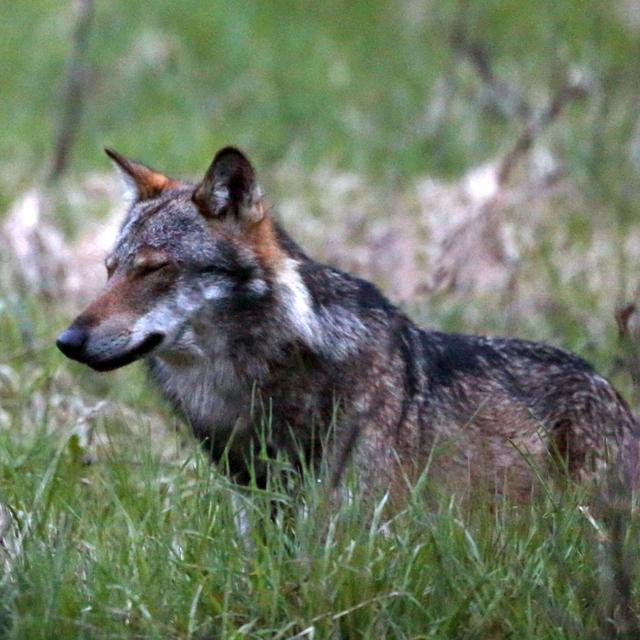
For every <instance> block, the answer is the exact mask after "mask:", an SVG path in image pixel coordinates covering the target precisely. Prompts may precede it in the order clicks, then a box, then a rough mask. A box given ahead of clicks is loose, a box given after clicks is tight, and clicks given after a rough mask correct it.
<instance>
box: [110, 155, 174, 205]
mask: <svg viewBox="0 0 640 640" xmlns="http://www.w3.org/2000/svg"><path fill="white" fill-rule="evenodd" d="M104 151H105V153H106V154H107V155H108V156H109V157H110V158H111V159H112V160H113V161H114V162H115V164H116V165H117V167H118V169H119V170H120V171H121V173H122V175H123V177H124V179H125V180H126V182H127V184H128V186H129V187H130V188H131V190H132V191H133V193H134V195H135V199H136V200H148V199H149V198H154V197H156V196H158V195H160V194H161V193H162V192H163V191H164V190H166V189H171V188H172V187H177V186H178V185H179V184H180V183H179V182H178V181H177V180H173V179H172V178H169V177H168V176H165V175H164V174H163V173H160V172H158V171H155V170H153V169H151V168H150V167H147V166H146V165H144V164H142V163H141V162H137V161H136V160H130V159H129V158H125V156H123V155H122V154H120V153H118V152H117V151H114V150H113V149H105V150H104Z"/></svg>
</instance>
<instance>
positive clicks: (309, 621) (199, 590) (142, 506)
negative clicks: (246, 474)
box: [0, 423, 640, 639]
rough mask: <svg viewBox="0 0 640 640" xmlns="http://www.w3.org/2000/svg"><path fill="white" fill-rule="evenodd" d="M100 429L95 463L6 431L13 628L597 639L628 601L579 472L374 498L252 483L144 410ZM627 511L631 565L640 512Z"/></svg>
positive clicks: (4, 607) (37, 437)
mask: <svg viewBox="0 0 640 640" xmlns="http://www.w3.org/2000/svg"><path fill="white" fill-rule="evenodd" d="M99 429H100V430H101V431H102V430H104V432H105V433H107V434H108V436H109V437H108V443H109V444H108V446H106V447H105V448H104V449H103V450H102V455H101V456H100V458H99V459H98V460H97V461H96V462H94V464H92V465H89V466H87V465H84V464H83V463H82V460H81V456H79V455H78V443H77V442H76V441H74V439H73V436H71V437H70V436H69V435H68V434H67V435H65V434H63V433H56V434H53V433H50V432H47V431H46V428H45V427H44V426H43V427H41V428H40V429H37V430H35V431H32V430H29V431H28V432H23V433H21V434H19V430H20V425H19V424H16V425H13V428H12V430H11V431H10V432H9V433H4V434H3V438H2V442H1V444H2V447H0V451H1V452H2V479H3V482H2V501H3V504H4V505H9V506H10V508H11V511H12V513H13V514H14V518H15V519H14V530H13V533H14V534H15V535H16V536H18V537H19V539H20V543H19V544H20V551H19V552H17V551H13V552H12V553H3V559H4V558H6V560H7V564H6V568H5V572H4V578H3V580H2V586H1V595H2V598H1V603H2V604H1V605H0V612H1V613H0V630H1V632H2V636H3V637H6V638H33V639H35V638H51V637H56V638H76V637H83V638H133V637H141V638H174V637H175V638H183V637H193V638H245V637H247V638H290V637H295V636H296V634H301V635H300V636H299V637H315V638H345V637H346V638H383V637H384V638H443V639H444V638H481V639H484V638H536V639H538V638H594V639H595V638H601V637H603V635H602V634H603V633H607V629H608V625H607V620H606V616H607V615H610V614H612V613H614V614H615V615H618V612H616V602H617V596H616V594H615V593H614V592H613V591H612V590H613V589H614V588H615V586H616V581H615V576H612V575H610V571H611V568H612V566H614V565H613V564H612V563H611V560H610V554H611V547H612V543H611V542H610V541H609V540H608V539H606V537H605V536H606V535H611V533H610V530H609V528H608V525H607V520H606V518H604V516H600V515H598V516H596V518H597V519H598V522H596V521H593V520H590V518H589V517H587V515H586V514H585V513H584V512H583V510H582V506H583V505H584V500H585V499H586V498H585V493H584V492H583V491H581V490H580V489H578V488H575V489H573V490H571V491H567V492H566V493H565V494H564V495H562V496H559V495H555V496H553V495H552V497H549V498H547V499H540V500H537V501H535V502H533V503H532V504H529V505H514V504H509V503H508V502H498V503H497V504H494V505H493V506H491V505H489V504H488V503H482V502H481V503H479V504H476V505H475V506H473V507H471V506H467V507H466V508H461V507H459V506H457V505H456V503H455V502H454V501H449V500H447V499H446V498H445V499H441V500H440V501H437V502H436V503H435V504H434V503H433V501H431V504H430V506H429V507H427V506H426V502H425V500H424V499H423V498H422V497H421V495H418V494H416V496H415V497H414V499H413V500H411V501H410V502H409V504H408V506H407V507H406V508H404V509H403V510H401V511H400V512H399V513H395V514H394V515H392V516H390V515H387V513H386V512H385V510H384V503H383V502H381V503H380V505H379V507H378V508H377V509H376V510H375V513H374V515H373V516H371V513H370V512H369V511H368V510H367V509H366V508H365V507H364V506H363V504H362V501H361V500H360V499H359V498H358V497H357V496H358V493H357V488H354V494H353V496H352V498H351V499H346V500H345V501H344V502H343V503H342V504H341V505H340V506H337V505H335V504H327V502H326V495H325V494H324V493H323V488H322V486H321V485H318V484H317V483H315V482H314V481H313V480H312V479H310V480H308V481H307V482H306V483H305V484H304V486H303V487H302V488H301V489H300V491H299V493H297V494H294V495H289V494H287V493H285V492H284V491H283V490H282V487H281V486H278V483H277V482H276V483H274V484H273V486H271V487H270V488H269V489H268V490H266V491H259V490H257V489H253V490H240V489H238V488H235V487H233V486H232V485H231V484H230V483H229V481H228V480H227V479H225V477H224V476H223V475H221V474H219V473H218V472H217V471H216V470H215V469H214V468H213V467H212V466H211V465H209V464H208V462H207V461H206V460H205V459H204V458H203V457H202V456H201V455H200V453H198V452H192V453H191V454H188V455H186V456H184V457H182V459H181V460H177V459H176V460H172V461H170V462H167V461H163V460H161V459H160V458H159V456H158V455H157V454H156V453H155V450H156V449H157V443H154V442H152V441H151V437H152V434H150V433H146V434H145V433H141V432H140V430H139V428H138V427H137V426H136V425H127V427H126V428H123V427H122V426H121V428H120V429H116V428H114V425H110V424H108V423H103V424H101V425H100V426H99ZM18 434H19V435H20V437H17V436H18ZM155 437H157V434H155ZM273 499H276V500H277V501H278V503H279V504H280V505H281V509H282V510H281V512H280V516H279V517H277V518H276V519H275V520H273V519H271V518H270V510H271V504H272V500H273ZM603 518H604V519H603ZM240 520H243V522H244V524H242V525H240V524H239V521H240ZM241 528H242V529H243V531H241V530H240V529H241ZM625 528H626V531H625V539H624V541H623V542H622V547H621V548H622V550H623V552H624V553H629V557H630V558H631V559H633V564H632V565H630V566H629V567H628V568H629V569H630V570H631V568H632V567H634V568H635V566H636V565H637V554H635V552H633V554H631V552H632V551H633V550H635V549H636V548H637V545H638V543H639V542H640V539H639V534H640V530H639V529H638V523H637V518H635V517H634V518H633V519H632V520H629V521H626V527H625ZM5 539H9V540H10V539H11V538H10V537H9V538H6V537H5ZM9 549H11V546H10V545H9ZM305 634H306V635H305Z"/></svg>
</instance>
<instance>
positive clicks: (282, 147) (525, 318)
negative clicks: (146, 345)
mask: <svg viewBox="0 0 640 640" xmlns="http://www.w3.org/2000/svg"><path fill="white" fill-rule="evenodd" d="M631 5H632V3H631V2H628V3H627V2H625V1H624V0H616V1H615V2H611V3H602V2H599V1H598V0H566V1H565V2H560V3H558V2H552V1H551V0H542V1H540V0H538V1H536V2H534V1H533V0H501V1H500V2H498V1H496V0H482V1H479V2H466V1H465V0H461V1H460V2H458V1H453V0H451V1H445V2H438V3H424V6H423V3H419V2H414V1H413V0H405V1H403V2H400V0H396V1H391V0H389V1H383V0H379V1H376V2H371V1H367V2H365V1H361V0H355V1H352V2H348V3H345V2H338V1H337V0H326V1H325V2H323V3H320V4H319V3H311V2H306V1H304V2H275V3H258V2H236V3H233V4H230V3H227V2H221V1H220V0H213V1H211V2H206V3H204V2H198V1H197V0H184V1H183V2H181V3H180V4H179V5H178V4H176V3H174V2H169V1H167V0H158V1H157V2H154V3H153V4H152V5H145V4H143V3H131V2H124V1H123V0H114V1H113V2H110V3H97V5H96V7H95V15H94V16H93V18H92V23H91V28H90V32H89V39H88V49H87V59H86V60H84V61H83V64H85V65H86V67H87V70H88V72H87V75H86V82H87V84H86V93H85V101H84V104H83V109H82V117H81V119H80V120H79V121H78V123H77V126H78V131H77V138H76V140H75V146H74V147H73V153H72V155H71V163H70V166H69V167H68V170H67V172H66V174H65V175H64V177H63V178H62V179H61V180H59V181H58V182H57V183H56V184H54V185H49V186H48V187H47V188H48V189H50V191H49V192H48V193H49V196H50V198H51V199H52V201H54V202H56V203H57V205H58V206H57V208H56V209H55V210H54V211H51V212H50V220H49V222H54V223H55V224H57V225H58V226H59V227H61V228H63V229H65V231H66V233H67V237H68V238H69V239H72V238H74V237H76V236H77V235H78V234H79V233H81V231H82V229H83V228H84V226H85V225H89V224H90V223H91V222H94V223H95V221H96V220H97V219H99V218H100V217H101V216H102V217H104V214H105V211H104V210H102V211H101V210H100V207H101V206H104V207H105V209H106V207H107V206H108V204H109V203H105V204H104V205H101V204H99V203H98V204H96V203H95V202H94V203H92V207H93V208H91V209H90V211H89V213H87V209H86V208H84V207H83V206H80V205H78V200H77V197H76V196H77V192H78V190H83V189H84V190H85V191H86V190H87V188H86V185H85V186H82V185H83V183H82V180H83V179H85V178H86V177H87V176H88V175H90V174H92V173H94V172H98V171H104V170H105V166H106V163H105V159H104V157H103V156H102V154H101V151H100V149H101V147H103V146H107V145H108V146H113V147H115V148H117V149H120V150H122V151H123V152H125V153H127V154H129V155H131V156H133V157H138V158H141V159H144V160H147V161H148V162H150V163H151V164H157V165H158V166H159V167H160V168H162V169H166V170H167V171H170V172H173V173H175V174H176V175H185V174H186V175H189V174H190V173H191V174H196V173H199V172H201V171H202V169H203V168H204V167H206V166H207V164H208V162H209V161H210V158H211V156H212V154H213V152H214V151H215V149H217V148H218V147H219V146H222V145H223V144H226V143H229V142H232V143H234V144H238V145H239V146H242V147H244V148H246V149H248V150H250V152H251V155H252V157H255V159H256V164H257V165H258V166H259V167H260V168H261V169H262V173H263V176H264V178H265V179H266V181H267V182H268V183H270V184H269V185H268V186H269V187H270V189H269V190H268V191H269V192H270V193H272V194H273V196H274V200H275V202H276V205H277V204H278V202H281V201H282V202H283V203H285V204H286V201H287V199H288V198H290V196H291V190H292V189H294V190H295V191H296V197H295V201H296V202H297V203H302V206H301V207H300V208H295V211H296V216H300V217H303V216H305V215H307V211H310V212H311V213H312V216H311V217H313V218H314V219H316V220H317V221H318V222H319V225H320V227H322V226H323V225H324V226H328V225H334V224H337V223H336V220H337V219H340V218H342V217H344V216H345V214H346V212H347V209H348V208H349V207H361V206H362V205H361V201H358V202H356V204H355V205H354V204H353V203H352V202H347V203H346V204H345V202H344V201H338V204H336V202H335V201H332V203H331V204H330V205H329V204H327V201H326V198H327V192H328V191H331V189H330V188H329V187H330V185H328V184H326V183H325V182H324V181H323V180H324V179H323V178H322V176H325V175H329V176H335V175H342V174H343V173H348V174H349V175H356V176H358V178H359V180H360V182H359V184H360V185H364V186H361V189H362V191H364V192H367V193H371V194H374V196H375V197H374V198H373V199H374V200H376V201H378V200H379V201H382V202H383V203H384V205H383V206H382V205H380V210H379V211H374V217H375V218H376V220H377V221H381V220H383V221H384V219H385V216H386V217H388V218H391V217H393V214H394V213H397V211H399V210H401V212H402V215H403V216H407V217H406V219H405V218H402V224H405V223H406V224H407V225H409V224H410V222H411V215H415V216H416V217H417V213H416V210H417V209H418V208H419V207H418V206H413V205H412V204H411V203H409V204H406V203H404V201H403V197H404V195H403V194H407V193H414V188H415V185H416V183H417V181H418V180H421V179H423V178H424V177H425V176H431V177H433V178H437V179H439V180H443V181H444V180H446V181H448V183H447V184H451V185H455V184H457V181H459V180H461V179H462V178H463V177H464V176H465V174H466V172H468V171H469V170H471V169H473V168H475V167H477V166H479V165H482V164H483V163H486V162H488V161H490V160H493V159H495V158H503V157H505V154H508V153H509V151H510V150H511V149H513V148H514V144H516V141H517V140H518V139H519V136H522V134H523V131H526V130H527V127H528V126H530V125H531V123H532V122H535V121H536V117H537V116H539V114H541V113H543V112H544V110H545V109H547V108H548V107H549V105H550V103H552V100H553V96H557V95H560V94H561V93H562V90H563V88H564V87H573V88H576V87H577V88H578V89H579V91H578V90H576V96H575V99H571V100H567V101H566V103H563V108H562V112H561V113H559V114H557V115H554V117H553V118H552V119H551V120H550V122H549V123H548V126H545V127H544V128H540V129H539V130H537V129H536V131H535V136H534V139H533V140H532V144H531V147H532V148H533V149H534V150H539V151H540V150H541V151H544V152H545V153H547V154H549V155H550V156H552V157H553V158H554V161H557V162H558V164H559V165H560V167H561V171H560V172H559V176H560V177H559V180H560V182H561V185H562V186H561V188H560V190H558V191H554V192H553V193H552V194H551V196H550V197H549V198H547V199H546V200H545V201H544V203H542V205H541V206H540V208H536V206H537V205H536V202H537V201H536V200H535V198H533V199H532V198H531V197H530V198H529V199H528V200H525V202H524V204H515V205H512V209H509V210H508V211H507V214H509V215H510V212H511V213H512V210H515V209H518V208H523V207H524V208H526V209H527V211H528V210H529V209H528V207H529V205H532V209H531V210H532V211H535V212H537V213H540V212H541V213H540V220H541V223H540V225H539V226H537V227H535V229H533V231H532V232H531V234H530V235H531V237H530V238H529V239H528V240H527V242H524V243H523V245H522V246H524V247H525V249H523V250H522V252H521V258H520V262H519V263H518V264H519V267H518V269H517V270H514V272H513V277H512V278H511V279H509V278H507V280H509V282H512V281H513V282H517V283H518V285H519V286H520V289H519V290H518V291H519V293H518V295H517V298H514V297H513V296H512V294H511V293H510V292H512V290H513V289H512V288H509V287H505V289H504V291H501V292H500V294H499V295H497V296H494V297H491V296H488V295H486V294H485V293H483V294H482V295H480V294H479V295H477V296H476V295H475V292H474V291H471V293H469V290H465V289H461V288H457V289H456V287H455V286H451V287H449V288H448V289H443V290H438V291H434V292H429V293H433V295H428V296H426V297H425V296H423V297H420V296H416V297H415V298H412V299H411V300H410V301H405V304H406V305H407V307H408V308H410V309H411V311H412V314H413V315H414V316H415V317H417V318H422V319H423V320H425V322H428V323H429V324H433V325H438V326H440V327H442V328H444V329H447V330H464V331H476V332H497V333H505V332H508V333H517V334H519V335H522V336H526V337H529V338H539V339H546V340H549V341H552V342H554V343H556V344H561V345H563V346H565V347H568V348H571V349H574V350H576V351H578V352H579V353H580V354H581V355H584V356H585V357H587V358H589V359H590V360H592V361H594V362H595V363H596V365H597V366H598V369H599V370H600V371H602V373H603V374H605V375H607V376H610V377H612V378H613V380H614V381H615V383H616V385H617V386H618V387H619V388H620V390H621V391H622V392H623V393H624V394H625V395H627V397H630V398H631V399H633V400H634V401H638V399H639V398H638V397H637V389H635V388H634V384H633V377H634V375H635V371H637V370H638V367H639V365H638V359H637V358H636V357H635V355H634V354H635V346H634V345H635V344H636V342H635V340H636V338H635V337H634V336H635V335H636V334H634V330H633V323H632V322H629V323H626V322H623V323H622V325H621V326H620V327H618V326H616V323H615V320H614V311H615V306H616V305H621V304H622V303H625V302H629V301H632V296H633V295H634V294H635V290H636V286H637V284H638V282H637V268H636V265H637V260H638V258H639V257H640V250H639V249H638V247H640V234H639V232H638V229H637V224H636V219H637V216H638V214H639V213H640V204H639V203H640V197H639V196H640V186H639V185H640V181H639V180H638V173H639V171H640V121H639V120H638V114H637V105H638V104H639V103H640V102H639V98H640V84H639V82H640V74H639V73H638V66H637V65H638V60H639V59H640V57H639V55H638V54H640V26H639V25H638V24H636V23H634V22H633V11H632V7H631ZM0 14H2V20H0V42H2V43H3V47H2V51H3V54H2V64H3V74H2V77H3V91H2V97H1V98H0V119H1V120H2V122H4V123H5V126H3V127H2V128H1V129H0V191H1V195H0V207H1V209H2V211H3V212H4V211H5V210H8V209H9V206H10V204H11V203H12V202H13V201H14V199H15V198H17V197H18V196H20V194H21V193H23V192H24V191H26V190H27V189H29V188H31V187H33V186H42V185H43V184H44V182H45V178H46V176H47V175H48V174H49V171H50V168H51V167H50V165H51V162H52V161H53V160H52V159H53V155H54V150H53V147H54V146H55V140H56V132H57V131H58V128H59V126H60V121H61V110H62V109H63V106H62V105H63V104H64V98H65V94H64V92H65V88H64V87H65V83H64V77H65V73H66V72H67V70H68V68H69V64H70V55H71V34H72V32H73V29H74V24H75V21H76V15H75V14H74V11H73V5H72V4H71V3H68V4H67V3H63V4H61V3H56V2H52V1H51V0H34V1H33V2H29V3H13V4H12V5H11V6H9V4H6V6H4V7H2V8H0ZM326 167H329V169H330V170H329V172H328V173H326V172H325V173H323V171H324V169H325V168H326ZM527 170H528V165H526V163H523V164H522V165H518V169H517V170H516V171H515V178H514V180H515V182H516V187H517V186H518V173H517V171H522V172H526V171H527ZM283 175H284V177H283ZM318 176H320V177H321V178H322V179H319V178H318ZM312 180H316V181H318V180H320V187H319V188H317V189H316V187H310V186H309V185H311V182H312ZM314 184H316V186H317V182H316V183H314ZM79 185H80V186H79ZM314 189H316V190H314ZM380 194H386V195H385V197H384V199H383V200H380V198H379V197H378V196H379V195H380ZM74 198H75V199H74ZM98 199H99V198H98ZM409 199H410V198H409ZM364 201H366V198H365V199H364V200H363V201H362V202H364ZM403 203H404V204H403ZM304 207H306V209H304ZM329 207H331V212H329V211H328V209H329ZM396 207H397V208H396ZM374 209H375V206H374ZM330 215H333V216H334V217H333V218H332V217H330ZM526 215H527V214H526V213H525V217H526ZM514 216H515V214H514ZM3 217H4V213H2V214H0V220H2V218H3ZM288 220H291V218H290V217H289V218H288ZM513 221H515V222H514V224H515V226H516V227H519V225H520V224H521V223H522V226H523V227H524V226H525V224H524V221H523V219H522V218H518V217H514V218H513V220H512V222H513ZM317 229H318V227H313V228H312V230H311V232H307V237H309V236H313V234H314V233H315V230H317ZM3 233H4V232H3ZM302 235H303V236H304V233H303V234H302ZM3 240H4V238H3ZM428 240H429V239H427V240H425V242H427V241H428ZM9 261H10V260H9V259H8V260H7V261H6V263H7V264H3V265H2V270H1V271H2V279H1V281H0V336H1V338H0V474H1V477H2V482H1V483H0V504H1V505H2V508H1V509H0V539H1V546H0V560H1V561H2V563H3V564H2V566H3V571H2V579H1V580H0V596H1V597H0V635H2V637H6V638H29V639H30V640H31V639H36V638H54V637H55V638H61V639H62V638H77V637H82V638H136V637H141V638H142V637H144V638H163V639H164V638H173V637H175V638H183V637H185V638H199V639H203V640H204V638H245V637H246V638H294V637H298V638H315V639H318V638H398V639H404V638H407V639H408V638H412V639H416V640H417V639H418V638H430V639H431V638H443V639H444V638H465V639H469V638H478V639H486V638H514V639H516V638H517V639H520V638H536V639H544V638H554V639H555V638H594V639H595V638H603V637H610V638H614V637H627V638H632V637H637V635H635V634H636V632H637V630H638V627H639V625H640V622H639V619H638V615H639V614H640V610H639V609H638V607H637V606H636V604H635V603H636V602H637V598H638V595H639V593H638V590H639V587H640V581H639V580H640V579H639V578H637V576H638V575H640V573H639V572H640V560H639V559H638V554H637V549H638V546H639V544H640V526H639V523H638V517H637V514H635V513H632V512H630V511H629V510H627V511H625V510H624V508H622V507H616V506H615V505H613V506H612V505H603V504H601V503H600V501H599V500H597V499H595V500H594V499H593V497H592V496H588V495H586V494H585V491H584V489H582V488H580V487H572V486H570V487H567V488H566V489H565V490H564V491H562V492H561V493H560V492H556V491H551V490H550V491H549V492H548V493H545V492H544V491H543V492H541V493H542V497H540V498H539V499H536V500H534V501H533V502H532V503H531V504H526V505H525V504H512V503H509V502H498V503H493V502H491V503H489V501H486V503H485V501H477V502H475V503H474V504H472V505H463V504H459V503H457V502H456V501H455V500H451V499H449V498H447V496H441V497H440V498H438V499H435V500H432V501H429V502H427V501H425V500H423V499H422V497H421V496H422V495H423V491H424V487H422V488H420V489H419V490H416V492H415V495H414V496H413V499H412V500H410V501H409V503H408V505H407V506H406V507H403V508H402V509H400V510H399V511H389V510H387V509H385V508H384V507H385V505H384V504H383V503H381V504H380V505H379V508H378V509H377V510H376V515H375V516H374V517H370V514H367V513H365V509H364V507H363V506H362V504H361V501H360V500H359V498H358V495H359V494H358V487H357V486H355V484H354V485H353V486H351V487H350V490H349V491H346V490H345V496H346V498H345V500H344V501H343V502H342V503H341V504H340V505H339V506H338V505H335V504H333V503H331V502H330V501H328V500H327V495H326V490H325V488H324V487H323V485H322V484H321V483H318V482H316V481H315V479H314V478H311V477H310V478H306V479H305V480H304V482H303V485H304V486H302V487H300V488H299V489H298V490H297V491H295V492H294V493H293V494H292V493H287V492H286V491H285V490H284V488H283V487H282V486H279V484H278V482H277V481H274V483H273V486H271V487H270V488H269V489H268V490H267V491H259V490H257V489H248V490H240V489H238V488H236V487H234V486H233V485H232V484H230V482H229V481H228V480H227V479H226V477H225V476H224V474H223V473H220V472H218V470H216V469H215V468H213V467H212V466H211V465H209V463H208V462H207V461H206V460H205V458H204V456H203V455H202V454H201V452H200V451H198V450H197V449H196V448H195V447H194V446H193V444H192V442H191V440H190V438H189V437H188V436H186V435H185V433H184V432H183V431H182V430H177V431H176V430H174V429H173V425H174V424H175V419H174V418H173V417H172V415H171V413H170V412H169V411H168V410H167V409H166V408H164V407H163V406H162V403H161V401H160V400H159V398H157V397H156V396H155V395H154V394H153V392H152V391H150V390H149V387H148V386H146V385H145V384H144V382H143V374H142V369H141V367H140V365H136V366H133V367H131V368H129V369H126V370H124V371H119V372H117V373H114V374H110V375H108V376H100V375H98V374H93V373H89V372H88V371H86V370H85V369H83V368H81V367H79V366H75V365H73V364H70V363H68V362H65V361H63V358H62V356H61V355H59V354H58V353H56V352H55V349H54V347H53V341H54V338H55V335H56V334H57V332H58V331H59V330H60V329H61V328H62V327H64V326H65V324H66V322H67V320H68V319H69V317H70V316H71V314H72V313H73V311H72V310H71V308H70V307H69V306H68V305H67V306H65V303H64V302H63V301H61V300H59V299H56V298H55V296H54V297H53V299H52V297H51V296H49V297H48V298H47V297H46V296H45V297H43V296H41V295H36V293H35V292H34V291H30V290H29V289H28V287H27V286H25V284H24V283H22V285H20V286H18V284H16V281H15V279H14V278H13V276H12V275H11V274H10V273H9V269H8V268H5V267H8V266H9V265H8V263H9ZM365 275H370V274H368V273H367V272H366V270H365ZM374 275H375V274H374ZM54 280H55V278H54ZM381 281H382V282H383V284H386V283H385V282H384V279H382V280H381ZM510 296H512V297H510ZM630 313H631V315H630V316H629V318H631V319H633V317H634V315H633V312H630ZM620 331H621V332H622V334H624V336H623V337H624V338H625V340H626V342H625V343H623V344H622V345H621V344H620V343H619V336H618V333H619V332H620ZM634 367H635V368H634ZM88 463H90V464H88ZM425 482H426V484H427V486H428V485H429V482H428V478H426V479H425ZM541 482H542V484H543V485H544V484H545V483H544V480H541ZM274 499H275V500H276V501H277V502H278V504H279V505H280V511H279V513H278V516H277V517H276V518H275V519H272V518H271V517H270V513H271V504H272V501H273V500H274Z"/></svg>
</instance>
